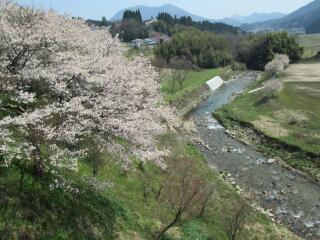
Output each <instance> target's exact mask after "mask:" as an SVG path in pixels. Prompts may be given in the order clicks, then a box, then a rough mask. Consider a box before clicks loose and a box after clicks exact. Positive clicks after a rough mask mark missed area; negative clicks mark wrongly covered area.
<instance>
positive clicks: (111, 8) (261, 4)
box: [20, 0, 312, 19]
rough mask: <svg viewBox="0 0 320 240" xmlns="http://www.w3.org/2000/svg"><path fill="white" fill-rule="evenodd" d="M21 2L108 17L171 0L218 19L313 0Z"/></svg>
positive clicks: (287, 7) (294, 6)
mask: <svg viewBox="0 0 320 240" xmlns="http://www.w3.org/2000/svg"><path fill="white" fill-rule="evenodd" d="M20 2H21V3H23V4H28V5H32V6H38V7H39V6H41V7H45V8H53V9H55V10H57V11H59V12H61V13H67V14H69V15H72V16H81V17H85V18H91V19H101V17H102V16H105V17H106V18H107V19H109V18H111V17H112V16H113V15H115V14H116V12H118V11H119V10H121V9H123V8H127V7H133V6H137V5H147V6H160V5H163V4H167V3H170V4H173V5H176V6H177V7H180V8H183V9H185V10H187V11H189V12H191V13H193V14H196V15H199V16H202V17H207V18H210V19H219V18H225V17H230V16H233V15H244V16H246V15H249V14H251V13H254V12H268V13H269V12H282V13H290V12H292V11H294V10H296V9H298V8H299V7H301V6H304V5H306V4H307V3H309V2H312V0H267V1H266V0H263V1H261V0H20Z"/></svg>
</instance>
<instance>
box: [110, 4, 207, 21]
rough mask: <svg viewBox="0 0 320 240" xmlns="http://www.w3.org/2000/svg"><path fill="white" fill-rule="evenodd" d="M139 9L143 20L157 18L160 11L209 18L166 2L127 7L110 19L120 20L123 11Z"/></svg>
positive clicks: (202, 18)
mask: <svg viewBox="0 0 320 240" xmlns="http://www.w3.org/2000/svg"><path fill="white" fill-rule="evenodd" d="M129 9H131V10H137V9H140V12H141V15H142V19H143V20H148V19H151V18H156V17H157V16H158V13H160V12H166V13H169V14H170V15H172V16H177V17H182V16H190V17H191V18H192V19H193V20H194V21H204V20H208V19H207V18H204V17H200V16H197V15H194V14H192V13H189V12H187V11H185V10H183V9H181V8H179V7H176V6H174V5H171V4H166V5H162V6H159V7H148V6H144V5H140V6H136V7H130V8H126V9H123V10H121V11H119V12H118V13H117V14H116V15H114V16H113V17H112V18H111V19H110V21H113V22H114V21H119V20H121V19H122V16H123V13H124V12H125V11H126V10H129Z"/></svg>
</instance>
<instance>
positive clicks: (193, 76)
mask: <svg viewBox="0 0 320 240" xmlns="http://www.w3.org/2000/svg"><path fill="white" fill-rule="evenodd" d="M220 73H221V70H220V69H217V68H216V69H208V70H200V71H191V72H190V73H189V74H188V76H187V78H186V80H185V81H184V83H183V89H180V86H179V84H178V83H176V84H175V88H174V91H173V92H172V80H171V79H170V70H167V71H166V73H165V74H164V83H163V84H162V91H163V92H164V93H165V95H166V100H167V101H168V102H170V103H173V102H175V101H179V100H181V99H182V98H184V97H188V96H189V95H190V94H191V93H192V92H193V91H196V90H198V89H199V88H201V87H202V86H204V85H205V83H206V82H207V81H208V80H210V79H211V78H213V77H215V76H217V75H219V74H220Z"/></svg>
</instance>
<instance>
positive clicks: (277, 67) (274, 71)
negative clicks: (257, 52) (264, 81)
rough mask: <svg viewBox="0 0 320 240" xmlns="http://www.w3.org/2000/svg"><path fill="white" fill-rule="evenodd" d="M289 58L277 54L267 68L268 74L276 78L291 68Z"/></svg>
mask: <svg viewBox="0 0 320 240" xmlns="http://www.w3.org/2000/svg"><path fill="white" fill-rule="evenodd" d="M289 63H290V60H289V57H288V56H287V55H285V54H276V55H275V57H274V59H273V60H272V61H271V62H269V63H268V64H267V65H266V66H265V70H266V72H267V73H270V74H271V76H272V77H275V76H277V75H279V74H281V73H283V71H284V70H285V69H286V68H287V67H288V66H289Z"/></svg>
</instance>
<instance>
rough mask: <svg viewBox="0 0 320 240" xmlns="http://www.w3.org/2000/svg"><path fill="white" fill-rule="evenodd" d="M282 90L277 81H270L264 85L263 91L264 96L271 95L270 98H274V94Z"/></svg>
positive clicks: (279, 82)
mask: <svg viewBox="0 0 320 240" xmlns="http://www.w3.org/2000/svg"><path fill="white" fill-rule="evenodd" d="M282 90H283V83H282V81H280V80H279V79H270V80H268V81H267V82H265V84H264V88H263V91H264V92H265V93H266V94H271V97H274V96H275V94H276V93H279V92H281V91H282Z"/></svg>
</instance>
